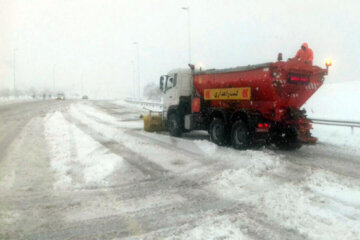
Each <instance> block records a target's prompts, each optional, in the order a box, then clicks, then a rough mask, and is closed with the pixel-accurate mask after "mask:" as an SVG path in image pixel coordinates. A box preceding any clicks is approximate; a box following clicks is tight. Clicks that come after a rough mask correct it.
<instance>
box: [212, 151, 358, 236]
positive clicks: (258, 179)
mask: <svg viewBox="0 0 360 240" xmlns="http://www.w3.org/2000/svg"><path fill="white" fill-rule="evenodd" d="M288 165H289V163H287V162H284V160H282V159H277V158H274V157H271V156H268V157H266V156H264V155H263V156H262V157H260V156H259V157H255V158H251V159H249V164H248V165H247V166H246V167H244V168H239V169H230V170H224V171H223V172H222V173H221V174H219V175H217V176H215V177H214V178H213V179H212V181H211V182H210V185H209V187H210V189H212V191H214V192H217V193H218V194H220V195H221V196H223V197H227V198H231V199H233V200H236V201H239V202H240V203H245V204H250V205H252V206H254V207H255V208H256V209H258V210H260V211H261V212H263V213H265V214H266V216H267V221H269V222H277V223H278V224H280V225H281V226H283V227H285V228H287V229H290V230H293V231H298V232H299V233H300V234H303V235H304V236H306V237H307V238H309V239H336V238H337V237H338V236H342V237H343V239H359V237H360V209H359V206H360V202H359V201H360V200H359V199H360V195H359V194H360V182H359V181H354V180H353V179H350V178H349V179H347V178H345V180H344V178H343V177H342V178H339V176H337V175H334V174H333V173H331V172H327V171H325V170H312V169H307V170H306V171H305V172H304V173H303V175H304V176H303V179H301V180H300V181H299V179H297V178H294V179H293V180H291V179H290V181H283V178H284V176H286V175H287V173H286V172H287V171H289V166H288ZM274 176H278V178H276V177H275V178H274Z"/></svg>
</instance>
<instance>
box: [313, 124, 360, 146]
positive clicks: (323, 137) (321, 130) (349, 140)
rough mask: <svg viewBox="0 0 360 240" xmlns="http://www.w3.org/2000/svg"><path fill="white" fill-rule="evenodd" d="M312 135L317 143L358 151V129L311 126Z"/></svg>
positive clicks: (359, 140)
mask: <svg viewBox="0 0 360 240" xmlns="http://www.w3.org/2000/svg"><path fill="white" fill-rule="evenodd" d="M312 134H313V135H314V136H316V137H317V138H318V139H319V142H322V143H328V144H332V145H336V146H339V147H343V148H349V149H350V150H355V151H356V150H357V151H360V128H353V129H351V128H350V127H341V126H330V125H322V124H313V130H312Z"/></svg>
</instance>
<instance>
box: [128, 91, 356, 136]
mask: <svg viewBox="0 0 360 240" xmlns="http://www.w3.org/2000/svg"><path fill="white" fill-rule="evenodd" d="M125 101H127V102H129V103H135V104H140V105H141V106H143V107H151V106H154V107H162V106H163V104H162V103H161V102H156V101H149V100H143V99H136V98H127V99H125ZM310 120H311V121H312V122H313V123H315V124H322V125H330V126H340V127H350V128H351V131H353V129H354V128H360V122H356V121H342V120H330V119H319V118H310Z"/></svg>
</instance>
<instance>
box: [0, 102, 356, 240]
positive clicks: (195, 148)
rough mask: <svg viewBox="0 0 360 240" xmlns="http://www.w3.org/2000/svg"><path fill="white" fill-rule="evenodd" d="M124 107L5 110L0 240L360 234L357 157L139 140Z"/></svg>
mask: <svg viewBox="0 0 360 240" xmlns="http://www.w3.org/2000/svg"><path fill="white" fill-rule="evenodd" d="M140 112H141V110H140V109H137V108H135V107H133V106H130V105H128V104H125V103H123V102H121V101H116V102H110V101H44V102H30V103H23V104H11V105H4V106H0V192H1V195H0V239H360V173H359V170H360V153H359V152H357V151H348V150H347V149H344V148H336V147H334V146H331V145H326V144H318V145H315V146H304V147H303V148H301V149H300V150H298V151H296V152H283V151H278V150H274V149H265V148H264V149H260V150H257V151H253V150H248V151H236V150H234V149H231V148H227V147H219V146H217V145H215V144H213V143H211V142H209V141H208V136H207V135H206V134H205V133H204V132H194V133H188V134H185V135H184V137H183V138H173V137H170V136H169V135H168V134H166V133H163V134H155V133H146V132H144V131H143V130H142V122H141V120H140V119H139V115H140Z"/></svg>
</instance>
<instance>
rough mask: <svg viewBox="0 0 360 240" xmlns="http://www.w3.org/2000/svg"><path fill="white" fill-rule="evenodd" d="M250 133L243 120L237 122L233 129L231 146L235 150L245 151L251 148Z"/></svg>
mask: <svg viewBox="0 0 360 240" xmlns="http://www.w3.org/2000/svg"><path fill="white" fill-rule="evenodd" d="M249 143H250V133H249V128H248V126H247V124H246V123H245V122H244V121H243V120H237V121H236V122H235V123H234V124H233V125H232V127H231V144H232V146H233V147H234V148H235V149H239V150H244V149H247V148H248V147H249Z"/></svg>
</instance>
